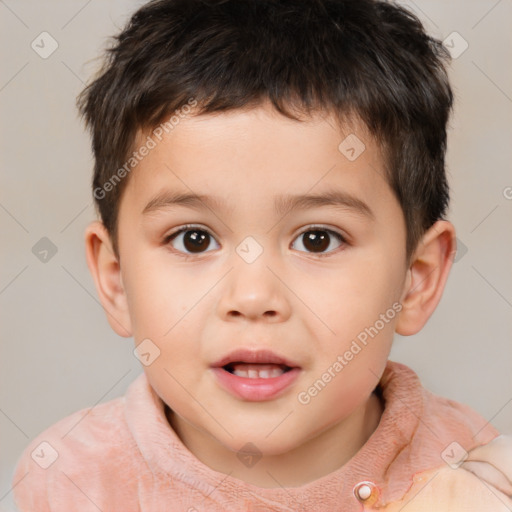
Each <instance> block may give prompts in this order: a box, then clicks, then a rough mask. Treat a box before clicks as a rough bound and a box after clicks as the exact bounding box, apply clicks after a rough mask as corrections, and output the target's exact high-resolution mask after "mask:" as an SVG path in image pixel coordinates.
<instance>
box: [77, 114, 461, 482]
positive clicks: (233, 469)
mask: <svg viewBox="0 0 512 512" xmlns="http://www.w3.org/2000/svg"><path fill="white" fill-rule="evenodd" d="M350 133H355V134H356V135H357V137H358V138H359V139H360V140H362V141H363V142H364V144H365V146H366V149H365V150H364V151H363V153H362V154H361V155H360V156H359V157H358V158H357V159H356V160H354V161H349V160H348V159H347V158H346V157H345V156H344V155H343V154H342V153H341V152H340V151H339V150H338V146H339V144H340V142H341V141H342V140H343V139H344V138H345V137H346V136H347V135H348V134H350ZM146 136H147V134H142V133H141V134H140V138H139V141H138V142H137V143H136V145H135V146H136V147H137V144H138V143H142V141H144V140H145V138H146ZM383 175H384V172H383V162H382V159H381V155H380V152H379V150H378V146H377V144H376V143H375V141H373V140H372V139H371V137H369V135H368V134H367V133H366V131H365V130H364V129H363V128H362V127H361V126H359V125H357V124H354V125H353V126H352V127H350V128H349V127H348V126H346V127H345V129H344V130H340V129H339V128H338V127H337V125H336V124H335V122H334V120H333V118H331V117H330V116H328V115H327V114H315V115H314V116H313V117H311V118H308V119H306V120H305V121H303V122H298V121H295V120H291V119H288V118H286V117H283V116H282V115H280V114H279V113H277V112H275V111H274V110H272V108H271V107H270V106H269V105H268V104H262V105H260V106H259V107H257V108H253V109H249V110H245V111H240V110H239V111H229V112H226V113H221V114H215V115H211V114H210V115H203V116H194V115H191V116H189V117H187V118H185V119H183V120H181V121H180V123H179V124H178V125H177V126H176V127H175V128H174V130H172V131H171V132H170V133H169V134H167V135H166V136H165V137H164V139H163V140H162V141H161V142H160V143H158V144H157V146H156V147H155V148H154V149H152V150H151V151H150V153H149V154H148V155H147V156H146V157H145V158H144V159H143V160H142V161H141V162H140V163H139V164H138V165H137V167H136V168H135V169H134V170H133V171H132V173H131V175H130V176H129V181H128V184H127V187H126V189H125V191H124V193H123V196H122V200H121V204H120V211H119V240H118V241H119V254H120V259H119V260H117V259H116V257H115V255H114V253H113V251H112V244H111V240H110V237H109V235H108V233H107V231H106V230H105V228H104V226H103V225H102V224H101V223H100V222H99V221H95V222H93V223H92V224H91V225H90V226H89V227H88V228H87V230H86V233H85V242H86V252H87V262H88V265H89V268H90V270H91V273H92V275H93V278H94V280H95V284H96V287H97V290H98V294H99V297H100V299H101V302H102V304H103V307H104V309H105V311H106V313H107V316H108V319H109V322H110V325H111V326H112V328H113V329H114V330H115V331H116V332H117V333H118V334H119V335H120V336H125V337H133V338H134V340H135V344H136V345H137V344H139V343H140V342H141V341H142V340H144V339H147V338H149V339H150V340H151V341H152V343H154V344H155V345H156V346H157V347H158V348H159V350H160V355H159V357H157V358H156V359H155V360H154V362H153V363H152V364H151V365H149V366H147V367H144V371H145V372H146V374H147V376H148V379H149V382H150V383H151V385H152V386H153V388H154V389H155V390H156V392H157V393H158V395H159V396H160V397H161V398H162V400H163V401H164V402H165V404H167V406H168V408H169V409H168V414H167V417H168V420H169V423H170V425H171V426H172V428H174V430H175V431H176V433H177V434H178V436H179V437H180V439H181V440H182V441H183V443H184V444H185V446H186V447H187V448H188V449H189V450H190V451H191V452H192V453H193V454H194V455H195V456H196V457H197V458H198V459H200V460H201V461H202V462H203V463H205V464H206V465H208V466H209V467H211V468H213V469H215V470H217V471H219V472H222V473H226V474H228V473H229V474H231V476H232V477H235V478H239V479H241V480H244V481H246V482H249V483H251V484H254V485H257V486H260V487H277V486H284V487H286V486H299V485H303V484H305V483H307V482H310V481H312V480H314V479H317V478H320V477H322V476H324V475H326V474H328V473H330V472H332V471H334V470H336V469H338V468H339V467H341V466H342V465H344V464H345V463H346V462H347V461H348V460H349V459H350V458H351V457H352V456H353V455H354V454H355V453H356V452H357V451H358V450H359V449H360V448H361V446H362V445H363V444H364V443H365V442H366V441H367V440H368V438H369V437H370V436H371V434H372V433H373V432H374V431H375V429H376V427H377V425H378V423H379V420H380V417H381V414H382V411H383V405H382V404H381V402H380V400H379V399H378V398H377V396H376V395H375V394H374V393H373V390H374V389H375V386H376V385H377V383H378V381H379V378H380V376H381V375H382V373H383V371H384V368H385V365H386V361H387V358H388V354H389V351H390V349H391V344H392V340H393V335H394V332H398V333H400V334H402V335H410V334H414V333H416V332H418V331H419V330H420V329H421V328H422V327H423V325H424V324H425V322H426V321H427V319H428V318H429V317H430V315H431V314H432V312H433V311H434V309H435V307H436V305H437V304H438V302H439V300H440V297H441V294H442V291H443V288H444V285H445V282H446V279H447V276H448V273H449V270H450V267H451V263H452V259H453V253H454V248H455V245H454V244H455V242H454V240H455V233H454V228H453V226H452V225H451V224H450V223H449V222H447V221H438V222H437V223H436V224H434V226H432V228H431V229H429V230H428V231H427V232H426V233H425V234H424V236H423V238H422V240H421V241H420V243H419V244H418V247H417V250H416V252H415V253H414V254H413V256H412V258H411V259H410V260H409V261H407V259H406V253H405V240H406V228H405V221H404V216H403V212H402V210H401V207H400V205H399V203H398V201H397V200H396V198H395V196H394V194H393V192H392V190H391V188H390V187H389V185H388V183H387V182H386V180H385V179H384V178H383ZM165 190H169V191H173V190H174V191H176V190H179V191H183V192H185V193H187V192H194V193H197V194H210V195H215V196H218V198H219V199H220V205H219V206H220V209H212V210H211V209H208V208H205V209H203V210H195V209H191V208H189V207H186V206H183V205H180V206H176V205H174V206H168V207H165V208H162V209H159V210H155V211H152V212H151V213H149V214H145V215H144V214H143V213H142V212H143V210H144V208H145V206H146V205H147V204H148V203H149V201H150V200H151V199H152V198H153V197H154V196H155V195H156V194H158V193H160V192H162V191H165ZM332 190H337V191H343V192H344V193H346V194H350V195H352V196H354V197H356V198H358V199H359V200H360V201H363V202H364V203H365V204H366V205H367V206H368V207H369V208H370V209H371V212H372V215H365V214H363V213H361V212H359V211H357V210H355V209H353V208H350V207H347V206H344V207H339V206H337V207H332V206H315V207H312V208H311V207H310V208H307V209H301V210H296V211H292V212H288V213H286V212H284V213H283V212H281V213H279V214H278V213H276V212H275V211H274V209H273V203H274V198H275V197H276V196H279V195H281V194H305V193H321V192H325V191H332ZM185 224H194V225H199V226H198V227H199V228H201V229H203V230H207V231H208V232H209V233H211V235H212V237H211V238H210V239H209V240H207V241H206V242H205V245H204V250H203V252H200V253H199V254H198V253H193V252H190V251H189V253H188V257H187V258H185V257H184V256H183V254H184V253H187V247H190V245H188V246H185V245H184V240H185V236H184V235H185V234H184V233H182V234H181V235H178V237H177V238H175V239H174V240H173V241H168V242H165V238H166V236H167V235H169V234H171V233H173V232H175V231H177V230H178V229H179V228H180V227H182V226H183V225H185ZM312 225H313V226H316V227H315V229H317V230H318V229H320V230H323V231H322V234H324V235H326V236H327V241H328V244H327V243H326V246H325V248H322V249H321V250H320V251H321V252H320V253H318V252H315V249H314V247H313V248H312V246H311V244H308V242H307V239H305V236H304V233H306V232H307V231H310V230H311V226H312ZM318 225H320V226H321V227H320V228H318ZM326 229H329V230H332V231H334V232H338V233H340V234H342V235H343V236H344V237H345V239H346V242H340V241H339V240H338V239H337V238H336V236H335V235H334V234H331V235H330V236H329V235H328V234H327V233H326V232H325V230H326ZM192 230H193V228H192ZM328 233H329V232H328ZM299 235H300V236H299ZM247 236H251V237H253V238H254V239H255V240H256V241H257V242H258V244H259V245H260V246H261V248H262V250H263V252H262V254H261V255H260V256H259V257H258V258H257V259H256V260H255V261H254V262H252V263H250V264H249V263H247V262H246V261H245V260H244V259H242V258H241V257H240V256H239V254H238V253H237V252H236V248H237V246H238V245H239V244H240V243H241V242H242V241H243V240H244V239H245V238H246V237H247ZM393 303H400V304H401V306H402V309H401V311H400V313H399V314H397V315H396V316H395V317H394V318H393V319H392V320H390V321H389V322H388V323H386V324H385V326H384V328H383V329H382V330H380V331H379V333H378V335H377V336H375V337H374V338H373V339H371V341H369V342H368V344H367V346H365V347H364V348H363V349H362V350H361V351H360V352H359V353H358V354H357V355H356V356H355V357H354V358H353V359H352V360H351V361H350V362H348V364H347V365H346V366H345V367H344V368H343V370H342V371H341V372H339V373H337V374H336V376H335V377H334V378H333V379H331V381H330V382H329V383H328V384H327V385H326V386H325V387H324V388H323V389H322V390H321V392H319V393H318V394H317V395H316V396H314V397H312V398H311V400H310V401H309V403H307V404H302V403H300V402H299V400H298V398H297V397H298V395H299V393H300V392H304V391H306V390H307V389H308V388H309V387H310V386H311V385H312V384H313V383H314V382H315V381H316V380H317V379H319V378H321V376H322V374H323V373H324V372H325V371H326V369H327V368H329V367H332V365H333V363H334V362H335V361H336V360H337V357H338V356H339V355H342V354H344V353H345V352H346V351H347V350H348V349H349V347H350V345H351V343H352V340H354V339H355V338H356V336H357V335H358V334H359V333H360V332H361V331H363V330H364V328H365V327H368V326H371V325H374V324H375V322H376V320H378V319H379V315H381V314H384V313H385V312H386V310H388V309H389V308H391V306H392V304H393ZM235 348H248V349H257V348H266V349H269V350H272V351H274V352H276V353H278V354H279V355H281V356H284V357H287V358H289V359H292V360H294V361H295V362H296V363H297V364H298V365H300V367H301V372H300V375H299V377H298V379H297V380H296V381H295V382H294V384H293V385H292V386H291V387H290V388H288V389H287V390H286V392H285V393H283V394H281V395H280V396H279V397H277V398H274V399H272V400H268V401H263V402H252V401H245V400H242V399H240V398H235V397H234V396H232V395H231V394H229V393H228V392H226V391H225V390H224V389H223V388H221V387H220V386H219V384H218V383H217V381H216V379H215V378H214V375H213V373H212V371H211V369H210V365H211V364H212V363H213V362H214V361H216V360H218V359H219V358H221V357H223V356H225V355H227V354H228V353H229V352H231V351H232V350H233V349H235ZM247 442H251V443H253V444H254V445H255V446H256V447H257V449H258V450H259V451H260V452H261V454H262V458H261V460H260V461H259V462H258V463H257V464H255V465H254V466H252V467H246V466H245V465H244V464H242V463H241V461H240V460H239V459H238V457H237V456H236V455H237V451H238V450H240V448H242V447H243V446H244V445H245V444H246V443H247Z"/></svg>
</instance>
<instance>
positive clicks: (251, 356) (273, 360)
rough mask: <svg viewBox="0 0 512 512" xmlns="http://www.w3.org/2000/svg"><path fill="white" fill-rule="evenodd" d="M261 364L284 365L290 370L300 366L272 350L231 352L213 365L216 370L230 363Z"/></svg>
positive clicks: (238, 350) (239, 350)
mask: <svg viewBox="0 0 512 512" xmlns="http://www.w3.org/2000/svg"><path fill="white" fill-rule="evenodd" d="M237 362H238V363H259V364H282V365H285V366H289V367H290V368H297V367H299V365H298V364H297V363H295V362H294V361H292V360H290V359H288V358H286V357H282V356H280V355H278V354H276V353H274V352H272V351H271V350H261V349H260V350H249V349H243V348H242V349H237V350H234V351H233V352H230V353H229V354H228V355H226V356H224V357H222V358H221V359H219V360H218V361H216V362H215V363H213V364H212V367H214V368H221V367H223V366H226V365H227V364H230V363H237Z"/></svg>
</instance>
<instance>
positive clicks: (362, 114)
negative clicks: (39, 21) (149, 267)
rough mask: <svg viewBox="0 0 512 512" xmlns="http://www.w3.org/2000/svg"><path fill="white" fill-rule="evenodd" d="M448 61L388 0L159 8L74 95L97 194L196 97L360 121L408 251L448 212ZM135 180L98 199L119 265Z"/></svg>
mask: <svg viewBox="0 0 512 512" xmlns="http://www.w3.org/2000/svg"><path fill="white" fill-rule="evenodd" d="M445 60H446V61H448V60H449V53H448V52H447V50H446V49H445V48H444V47H443V45H442V43H441V42H440V41H438V40H437V39H434V38H432V37H430V36H428V35H427V34H426V33H425V30H424V28H423V26H422V24H421V22H420V21H419V20H418V18H417V17H416V16H415V15H414V14H412V13H411V12H409V11H408V10H406V9H405V8H403V7H401V6H398V5H396V4H393V3H391V2H385V1H379V0H257V1H255V0H154V1H151V2H149V3H147V4H146V5H144V6H143V7H141V8H140V9H139V10H138V11H137V12H135V14H134V15H133V16H132V18H131V20H130V21H129V23H128V24H127V26H126V27H125V28H124V30H123V31H122V32H121V33H120V34H119V35H117V36H114V38H113V43H112V45H111V46H110V47H109V48H108V49H107V50H106V56H105V61H104V64H103V68H102V69H101V70H100V72H99V73H98V75H97V77H96V78H95V80H94V81H93V82H92V83H90V84H89V85H88V86H87V87H86V88H85V89H84V90H83V91H82V93H81V94H80V96H79V97H78V101H77V104H78V107H79V110H80V113H81V114H82V116H83V117H84V118H85V120H86V124H87V126H88V127H89V129H90V131H91V135H92V148H93V152H94V158H95V168H94V177H93V190H94V191H97V190H103V191H104V189H103V187H104V186H105V184H107V182H109V180H112V177H113V176H114V174H115V173H116V171H118V170H119V169H120V168H121V166H123V164H125V163H126V161H127V159H129V158H130V152H131V151H133V145H134V141H135V138H136V135H137V133H138V131H139V130H145V129H151V128H154V127H156V126H158V125H159V124H160V123H162V122H163V121H164V120H165V119H166V118H167V117H168V116H170V115H171V114H172V113H173V112H175V111H176V110H177V109H180V108H182V107H183V106H184V105H186V104H187V102H190V98H195V100H196V101H197V102H198V105H199V111H198V113H199V114H203V113H204V114H206V113H210V112H216V111H227V110H233V109H240V108H250V107H252V106H254V107H256V106H258V105H259V104H261V102H262V101H263V100H270V101H271V102H272V104H273V105H274V107H275V108H276V109H277V110H278V111H279V112H280V113H281V114H283V115H285V116H287V117H290V118H293V119H298V118H297V117H296V116H295V115H294V114H293V113H292V111H293V109H295V111H297V109H299V110H302V111H304V112H307V113H311V112H313V113H314V112H315V111H330V112H332V113H334V114H335V115H336V116H338V118H339V119H340V120H343V119H348V118H350V117H351V116H355V117H356V118H357V119H360V120H362V121H363V122H364V124H365V125H366V127H367V128H368V130H369V132H370V133H371V135H372V136H373V137H374V138H375V140H376V141H377V142H378V144H379V146H380V148H381V151H382V155H383V161H384V163H385V169H386V173H387V176H386V177H387V180H388V182H389V184H390V186H391V188H392V190H393V191H394V193H395V195H396V197H397V199H398V201H399V203H400V205H401V207H402V210H403V212H404V217H405V223H406V227H407V242H406V251H407V255H408V256H409V255H410V254H411V252H412V251H413V249H414V248H415V246H416V245H417V243H418V240H419V239H420V237H421V235H422V234H423V232H424V231H425V230H426V229H428V228H429V227H430V226H431V225H432V224H433V223H434V222H435V221H436V220H438V219H441V218H443V216H444V215H445V211H446V208H447V206H448V200H449V190H448V184H447V180H446V175H445V164H444V158H445V151H446V124H447V122H448V118H449V115H450V110H451V108H452V102H453V94H452V90H451V87H450V84H449V82H448V77H447V73H446V70H445V67H444V62H443V61H445ZM123 174H124V173H123ZM126 182H127V179H123V180H121V181H120V182H119V183H116V186H113V187H108V188H109V192H108V193H104V194H102V197H97V196H98V194H97V193H96V192H94V198H95V201H96V207H97V208H98V210H99V213H100V215H101V219H102V221H103V223H104V225H105V227H106V228H107V230H108V232H109V234H110V235H111V238H112V241H113V246H114V251H115V253H116V256H117V257H119V252H118V246H117V222H118V210H119V203H120V199H121V194H122V192H123V190H124V188H125V187H126Z"/></svg>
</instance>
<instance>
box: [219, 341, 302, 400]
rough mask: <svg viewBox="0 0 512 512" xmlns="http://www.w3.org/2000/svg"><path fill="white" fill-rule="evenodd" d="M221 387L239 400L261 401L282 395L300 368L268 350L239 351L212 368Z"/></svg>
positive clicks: (297, 374)
mask: <svg viewBox="0 0 512 512" xmlns="http://www.w3.org/2000/svg"><path fill="white" fill-rule="evenodd" d="M212 370H213V373H214V375H215V377H216V379H217V382H218V384H220V386H221V387H222V388H223V389H224V390H225V391H228V392H229V393H230V394H232V395H233V396H235V397H236V398H239V399H243V400H247V401H254V402H260V401H264V400H271V399H273V398H276V397H277V396H280V395H282V394H283V393H284V392H285V390H286V389H288V388H289V387H290V386H291V385H292V383H293V382H294V381H295V380H296V379H297V377H298V376H299V374H300V372H301V368H300V366H299V365H298V364H297V363H295V362H294V361H291V360H289V359H287V358H284V357H282V356H279V355H277V354H275V353H273V352H270V351H267V350H259V351H250V350H237V351H235V352H232V353H230V354H228V355H227V356H226V357H224V358H222V359H220V360H219V361H217V362H216V363H214V364H213V365H212Z"/></svg>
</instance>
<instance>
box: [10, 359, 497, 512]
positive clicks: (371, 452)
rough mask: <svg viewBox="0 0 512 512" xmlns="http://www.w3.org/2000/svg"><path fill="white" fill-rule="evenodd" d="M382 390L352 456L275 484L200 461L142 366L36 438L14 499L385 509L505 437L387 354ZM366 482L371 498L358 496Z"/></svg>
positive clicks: (100, 504)
mask: <svg viewBox="0 0 512 512" xmlns="http://www.w3.org/2000/svg"><path fill="white" fill-rule="evenodd" d="M379 387H380V391H381V394H382V398H383V400H384V412H383V415H382V417H381V420H380V423H379V425H378V427H377V429H376V430H375V432H374V433H373V434H372V435H371V437H370V438H369V439H368V441H367V442H366V443H365V444H364V446H363V447H362V448H361V449H360V450H359V451H358V452H357V454H356V455H355V456H354V457H353V458H352V459H350V460H349V461H348V462H347V463H346V464H345V465H344V466H342V467H341V468H339V469H338V470H336V471H334V472H332V473H330V474H328V475H326V476H325V477H323V478H320V479H317V480H315V481H313V482H310V483H308V484H306V485H303V486H300V487H293V488H290V487H289V488H280V487H277V488H272V489H269V488H260V487H256V486H254V485H251V484H248V483H245V482H243V481H241V480H238V479H236V478H233V477H230V476H228V475H225V474H222V473H219V472H217V471H214V470H212V469H210V468H209V467H208V466H206V465H205V464H203V463H202V462H201V461H200V460H199V459H197V458H196V457H195V456H194V455H193V454H192V453H191V452H190V451H189V450H188V449H187V448H186V447H185V446H184V445H183V443H182V442H181V440H180V439H179V438H178V436H177V435H176V433H175V432H174V431H173V429H172V428H171V426H170V425H169V423H168V421H167V419H166V416H165V409H164V403H163V402H162V400H161V399H160V398H159V397H158V396H157V394H156V393H155V392H154V390H153V389H152V388H151V386H150V385H149V383H148V380H147V378H146V376H145V374H144V373H143V374H141V375H140V376H139V377H138V378H137V379H136V380H135V381H134V382H133V383H132V384H131V385H130V387H129V388H128V390H127V392H126V394H125V395H124V396H123V397H120V398H117V399H115V400H112V401H110V402H107V403H104V404H101V405H98V406H95V407H92V408H88V409H84V410H82V411H79V412H76V413H74V414H72V415H70V416H68V417H67V418H65V419H63V420H61V421H59V422H58V423H56V424H55V425H53V426H52V427H50V428H49V429H47V430H46V431H44V432H43V433H41V434H40V435H39V436H37V438H36V439H34V440H33V441H32V442H31V443H30V444H29V446H28V447H27V448H26V449H25V451H24V453H23V455H22V457H21V458H20V461H19V462H18V465H17V468H16V471H15V474H14V478H13V487H14V496H15V501H16V503H17V506H18V507H19V509H20V511H21V512H27V511H38V512H47V511H52V512H69V511H70V510H74V511H80V512H82V511H87V512H88V511H95V512H97V511H98V510H101V511H103V512H107V511H122V512H132V511H141V512H149V511H172V512H181V511H183V512H196V511H203V510H205V511H215V512H217V511H219V512H220V511H251V512H259V511H262V512H263V511H275V512H285V511H302V510H304V511H306V510H307V511H322V512H329V511H344V512H352V511H354V512H355V511H361V510H374V509H379V510H380V509H383V508H384V507H385V506H386V505H388V504H392V503H393V502H397V501H400V500H402V499H403V498H404V496H405V495H407V493H408V491H409V490H410V489H411V487H412V486H413V483H414V481H415V479H416V480H417V479H418V475H420V473H422V472H425V471H428V470H432V469H433V468H448V464H449V462H450V456H453V457H455V456H457V455H458V454H459V453H458V452H460V451H464V450H465V451H467V452H469V451H470V450H472V449H473V448H476V447H478V446H481V445H484V444H486V443H488V442H490V441H491V440H492V439H494V438H495V437H497V436H498V435H499V432H498V431H497V430H496V429H495V428H494V427H493V426H492V425H491V424H490V423H488V422H487V421H486V420H485V419H484V418H483V417H481V416H480V415H479V414H477V413H476V412H475V411H473V410H472V409H471V408H469V407H468V406H466V405H463V404H460V403H457V402H454V401H452V400H449V399H446V398H442V397H439V396H437V395H434V394H433V393H431V392H429V391H428V390H426V389H425V388H423V387H422V385H421V383H420V380H419V378H418V376H417V375H416V374H415V373H414V372H413V371H412V370H411V369H410V368H408V367H407V366H405V365H402V364H400V363H396V362H392V361H388V363H387V366H386V369H385V371H384V374H383V376H382V378H381V381H380V383H379ZM454 443H455V444H454ZM365 482H366V484H365ZM364 485H367V487H366V488H363V489H362V490H361V491H357V489H361V486H364ZM367 489H370V490H371V491H372V496H371V499H367V500H366V501H364V500H361V497H359V499H358V496H357V494H358V492H360V493H361V495H362V496H363V497H364V491H365V490H367ZM354 490H356V492H355V491H354ZM407 510H409V509H407Z"/></svg>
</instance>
